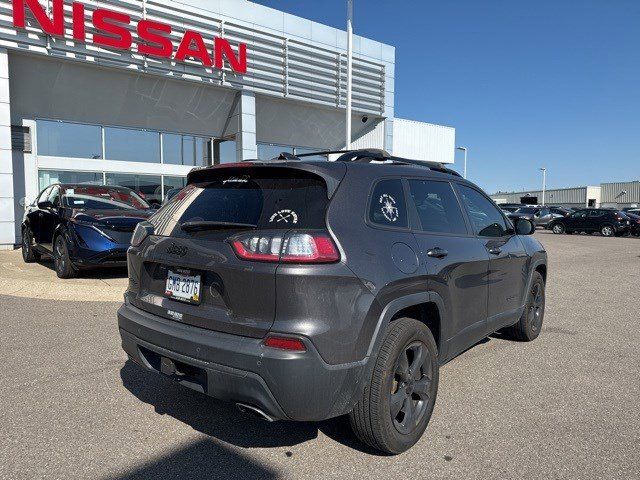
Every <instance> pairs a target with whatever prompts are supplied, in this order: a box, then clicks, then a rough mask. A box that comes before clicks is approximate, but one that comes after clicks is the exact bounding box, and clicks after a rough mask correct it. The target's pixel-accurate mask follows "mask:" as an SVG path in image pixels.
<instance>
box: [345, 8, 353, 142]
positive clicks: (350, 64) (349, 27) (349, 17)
mask: <svg viewBox="0 0 640 480" xmlns="http://www.w3.org/2000/svg"><path fill="white" fill-rule="evenodd" d="M352 67H353V0H347V113H346V115H347V117H346V122H347V129H346V141H345V150H350V149H351V84H352V82H353V79H352V69H353V68H352Z"/></svg>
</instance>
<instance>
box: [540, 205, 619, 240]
mask: <svg viewBox="0 0 640 480" xmlns="http://www.w3.org/2000/svg"><path fill="white" fill-rule="evenodd" d="M549 228H550V229H551V230H552V231H553V233H557V234H562V233H574V232H585V233H596V232H600V234H602V236H604V237H613V236H615V235H623V234H624V233H626V232H627V231H628V230H629V228H630V220H629V217H627V215H625V214H624V213H623V212H621V211H619V210H613V209H608V208H583V209H582V210H578V211H576V212H574V213H572V214H571V215H569V216H567V217H563V218H558V219H556V220H554V221H553V222H552V223H551V225H550V226H549Z"/></svg>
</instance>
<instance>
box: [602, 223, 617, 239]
mask: <svg viewBox="0 0 640 480" xmlns="http://www.w3.org/2000/svg"><path fill="white" fill-rule="evenodd" d="M615 234H616V230H615V228H613V227H612V226H611V225H602V227H600V235H602V236H603V237H613V236H615Z"/></svg>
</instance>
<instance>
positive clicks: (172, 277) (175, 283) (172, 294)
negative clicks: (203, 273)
mask: <svg viewBox="0 0 640 480" xmlns="http://www.w3.org/2000/svg"><path fill="white" fill-rule="evenodd" d="M200 286H201V282H200V275H183V274H181V273H176V272H172V271H171V270H169V272H168V273H167V285H166V288H165V291H164V294H165V295H166V296H167V297H168V298H172V299H174V300H180V301H182V302H188V303H195V304H198V303H200Z"/></svg>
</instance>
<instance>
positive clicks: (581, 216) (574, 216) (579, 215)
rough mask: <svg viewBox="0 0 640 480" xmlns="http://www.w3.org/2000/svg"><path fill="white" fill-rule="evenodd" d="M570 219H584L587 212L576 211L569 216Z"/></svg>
mask: <svg viewBox="0 0 640 480" xmlns="http://www.w3.org/2000/svg"><path fill="white" fill-rule="evenodd" d="M571 217H572V218H586V217H587V211H586V210H578V211H577V212H576V213H574V214H573V215H571Z"/></svg>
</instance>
